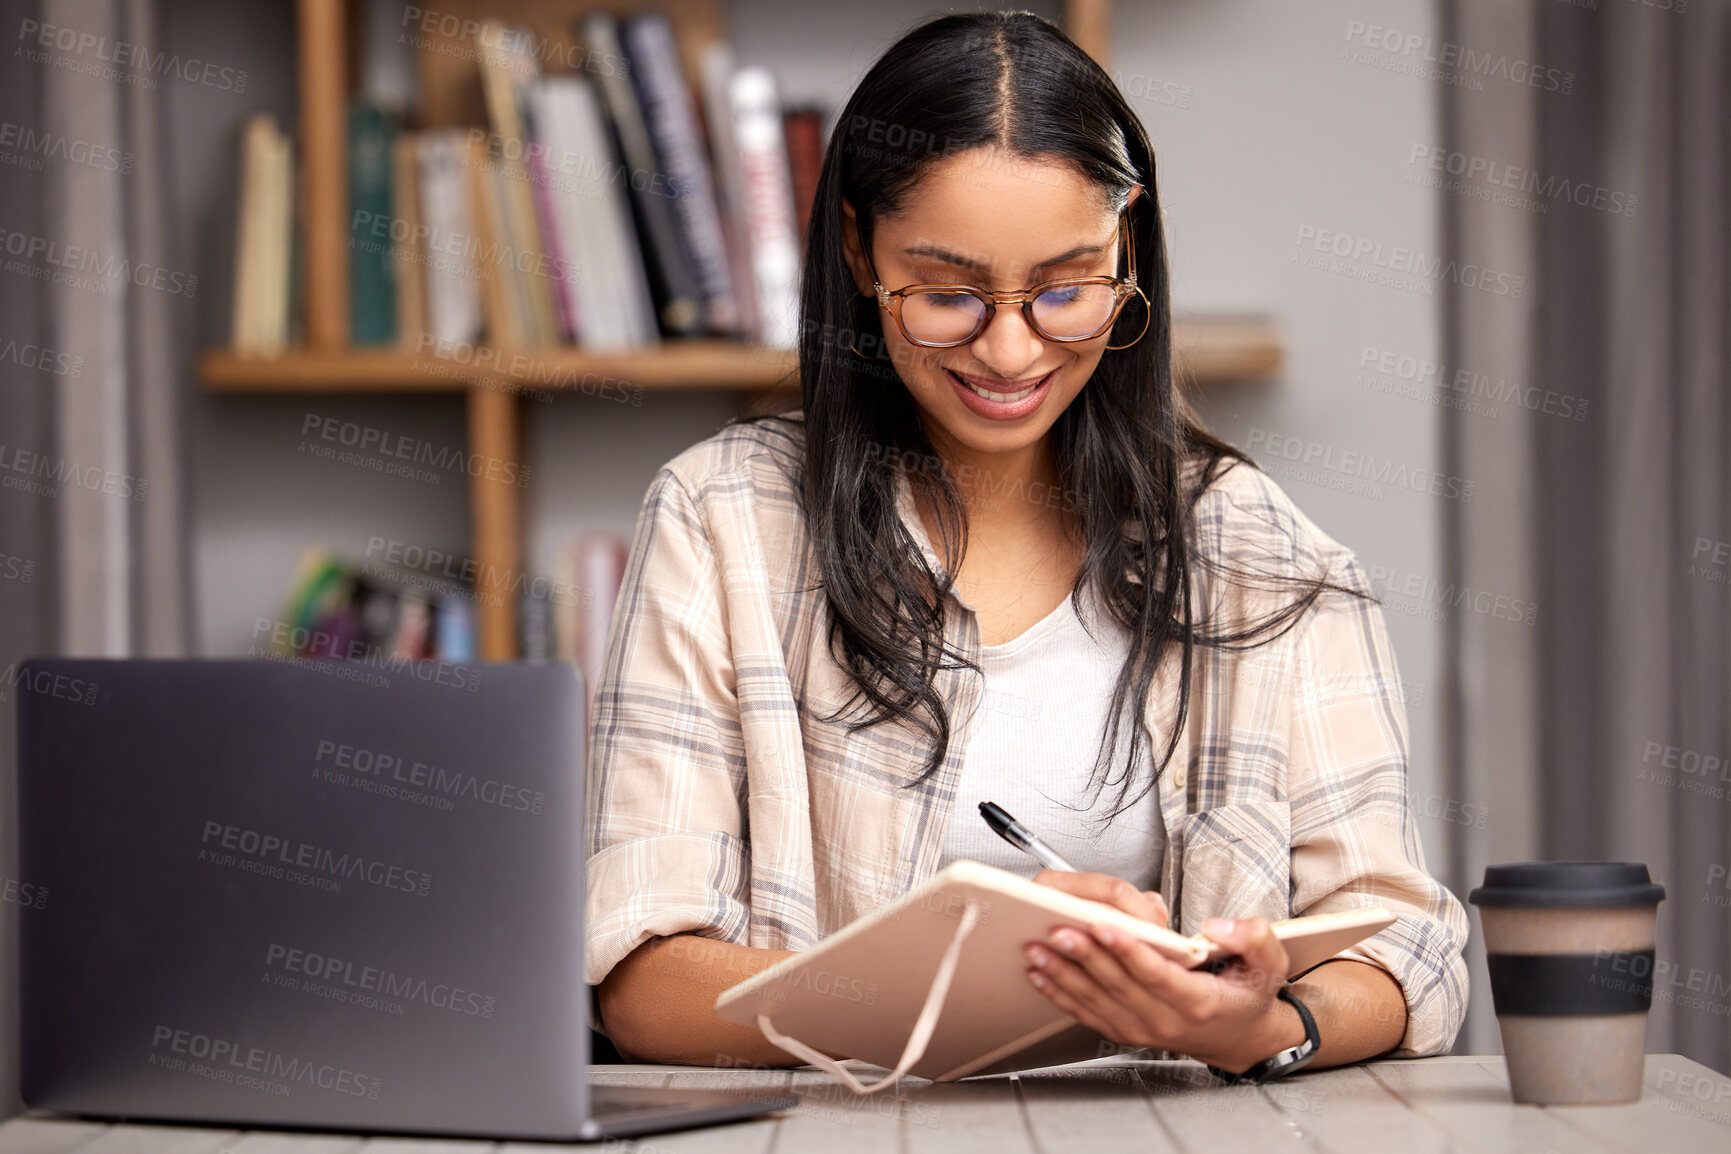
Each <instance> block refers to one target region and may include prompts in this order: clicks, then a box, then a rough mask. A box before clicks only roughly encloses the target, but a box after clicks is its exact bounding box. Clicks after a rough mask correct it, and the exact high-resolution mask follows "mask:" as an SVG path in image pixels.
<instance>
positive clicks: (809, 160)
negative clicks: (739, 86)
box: [781, 108, 823, 253]
mask: <svg viewBox="0 0 1731 1154" xmlns="http://www.w3.org/2000/svg"><path fill="white" fill-rule="evenodd" d="M781 124H782V131H783V133H784V134H785V136H786V138H787V167H788V177H789V179H790V180H791V181H792V183H793V211H794V230H795V231H796V232H797V233H798V235H799V245H800V252H801V253H803V252H804V251H805V234H806V233H807V232H808V231H809V230H810V228H811V206H812V202H813V201H814V200H816V199H817V178H818V177H819V176H820V175H821V174H822V173H823V112H822V111H821V110H819V109H816V108H789V109H788V110H787V111H786V112H785V113H784V114H783V115H782V119H781Z"/></svg>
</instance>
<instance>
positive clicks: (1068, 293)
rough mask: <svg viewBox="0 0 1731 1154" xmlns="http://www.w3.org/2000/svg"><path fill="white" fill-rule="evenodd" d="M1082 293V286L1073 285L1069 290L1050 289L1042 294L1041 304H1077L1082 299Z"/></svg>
mask: <svg viewBox="0 0 1731 1154" xmlns="http://www.w3.org/2000/svg"><path fill="white" fill-rule="evenodd" d="M1082 292H1083V288H1082V286H1081V285H1071V286H1070V287H1068V288H1056V289H1050V290H1048V291H1047V292H1043V293H1041V294H1040V303H1041V304H1043V305H1049V306H1063V305H1069V304H1075V303H1076V302H1077V301H1078V300H1080V299H1081V296H1082Z"/></svg>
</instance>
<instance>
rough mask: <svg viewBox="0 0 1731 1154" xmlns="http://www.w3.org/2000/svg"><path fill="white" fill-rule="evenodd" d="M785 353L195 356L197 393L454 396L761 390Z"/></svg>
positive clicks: (731, 347) (732, 347)
mask: <svg viewBox="0 0 1731 1154" xmlns="http://www.w3.org/2000/svg"><path fill="white" fill-rule="evenodd" d="M796 367H797V362H796V358H795V356H794V354H793V352H792V351H791V350H784V349H768V348H760V347H757V346H753V345H746V344H741V343H739V342H737V341H724V340H713V341H711V340H704V341H667V342H665V343H664V344H662V345H660V346H659V347H657V348H654V349H650V350H646V351H640V352H630V353H616V354H607V353H592V352H585V351H584V350H582V349H577V348H571V347H570V346H566V345H560V346H555V347H553V348H545V349H531V348H524V349H491V348H481V349H475V350H468V349H465V350H463V353H462V356H461V357H460V358H459V357H454V356H446V357H441V356H438V355H436V354H435V353H433V352H425V353H418V352H414V351H412V350H407V349H399V348H385V347H380V348H373V349H294V350H291V351H289V352H286V353H283V354H282V355H280V356H251V355H248V354H245V353H236V352H232V351H230V350H228V349H210V350H208V351H206V352H205V354H204V356H203V357H202V358H201V359H200V361H199V374H200V376H201V377H202V379H203V381H204V386H205V388H206V389H208V390H210V391H212V392H219V393H455V392H462V391H463V390H465V389H470V388H483V389H492V390H493V391H495V392H507V393H511V392H522V391H525V390H546V391H548V392H580V391H584V390H588V391H591V392H594V391H597V390H598V389H600V388H601V387H603V386H605V387H606V389H607V390H608V391H610V392H613V391H615V390H616V389H617V388H618V387H620V386H623V387H624V388H627V389H632V388H644V389H691V388H701V389H764V388H774V387H775V386H776V385H777V384H778V383H780V382H782V381H783V379H784V378H787V379H788V385H789V387H790V388H791V387H792V381H791V376H792V374H793V372H794V371H795V368H796Z"/></svg>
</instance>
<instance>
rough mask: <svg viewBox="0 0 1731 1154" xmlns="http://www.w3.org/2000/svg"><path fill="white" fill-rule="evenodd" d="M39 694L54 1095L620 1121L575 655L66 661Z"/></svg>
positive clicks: (39, 1090)
mask: <svg viewBox="0 0 1731 1154" xmlns="http://www.w3.org/2000/svg"><path fill="white" fill-rule="evenodd" d="M18 699H19V711H18V712H19V730H18V732H19V747H20V781H19V794H20V797H19V801H20V844H21V856H20V866H19V876H20V878H21V879H22V880H23V881H24V882H27V883H29V884H30V885H32V886H33V887H35V888H34V889H33V891H32V894H33V898H34V899H35V904H34V905H33V906H32V907H31V908H28V909H21V910H20V911H19V914H20V941H21V946H22V955H21V963H22V972H21V975H20V976H21V988H22V989H23V990H24V1004H23V1006H22V1021H21V1026H22V1034H23V1054H22V1057H23V1092H24V1097H25V1100H26V1101H27V1102H28V1103H29V1104H31V1105H32V1106H41V1107H47V1108H51V1109H56V1110H61V1111H66V1112H71V1113H88V1114H100V1115H107V1116H115V1115H120V1116H130V1117H137V1118H181V1119H198V1120H204V1121H225V1120H227V1121H233V1122H236V1123H245V1124H280V1125H290V1126H310V1127H330V1128H338V1129H362V1130H403V1131H423V1132H441V1133H455V1134H482V1135H488V1136H494V1137H549V1138H554V1137H558V1138H570V1137H575V1136H578V1135H579V1134H593V1133H594V1129H593V1127H587V1126H585V1120H586V1118H587V1117H588V1112H589V1103H588V1088H587V1081H588V1080H587V1078H586V1077H585V1076H584V1069H585V1063H586V1058H587V1053H586V1051H587V1047H588V1031H587V1016H586V999H587V990H586V988H585V986H584V984H583V934H582V917H581V912H582V909H583V901H584V883H583V849H582V847H583V772H582V771H583V738H584V730H585V724H584V693H583V689H582V685H581V682H580V678H579V676H578V674H577V672H576V671H575V670H574V669H573V668H571V667H570V666H567V665H540V666H535V665H487V666H480V667H462V666H453V665H448V664H442V663H438V662H433V661H424V662H418V663H414V664H412V665H405V666H402V667H400V668H399V667H394V666H393V667H389V668H379V667H370V666H355V665H343V664H337V663H308V664H299V665H289V664H279V663H273V662H226V661H188V662H150V661H138V662H105V661H71V660H53V661H36V662H32V663H30V664H29V665H28V666H26V667H25V668H24V670H23V671H22V676H21V678H20V680H19V685H18Z"/></svg>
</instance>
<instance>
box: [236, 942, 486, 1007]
mask: <svg viewBox="0 0 1731 1154" xmlns="http://www.w3.org/2000/svg"><path fill="white" fill-rule="evenodd" d="M264 964H265V969H266V970H267V971H272V976H273V977H276V976H279V975H294V978H295V980H296V981H297V982H298V981H299V979H303V978H304V979H307V981H308V987H306V988H308V992H312V993H328V991H323V990H318V989H312V988H311V984H312V983H325V984H327V985H334V986H337V987H341V988H342V989H343V990H344V991H345V995H344V996H343V997H341V998H339V999H337V1000H339V1001H347V1002H350V1003H353V1004H357V1005H367V1004H369V1002H370V1001H371V999H370V998H369V995H376V996H377V997H378V998H383V999H394V1001H395V1002H420V1003H421V1004H422V1005H425V1006H432V1007H434V1008H435V1009H440V1010H449V1011H450V1012H451V1013H453V1014H466V1015H468V1016H470V1017H475V1018H491V1017H492V1016H493V1011H494V1008H495V1006H496V1005H497V1004H498V998H496V997H495V996H494V995H492V994H483V993H480V992H478V991H475V990H465V989H463V988H462V987H461V986H455V985H452V984H451V983H449V982H433V981H428V980H427V979H426V978H417V977H410V976H405V975H401V974H397V973H395V972H394V971H392V970H388V969H386V968H384V967H382V966H368V965H362V964H360V963H357V962H353V961H350V960H348V959H345V958H337V957H332V956H331V955H329V954H322V953H319V952H318V951H317V950H305V949H300V948H298V947H295V946H285V945H282V944H281V943H279V942H272V943H270V945H269V947H268V948H266V950H265V952H264ZM385 1008H389V1006H387V1007H385ZM396 1012H398V1013H401V1010H400V1009H399V1010H397V1011H396Z"/></svg>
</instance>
